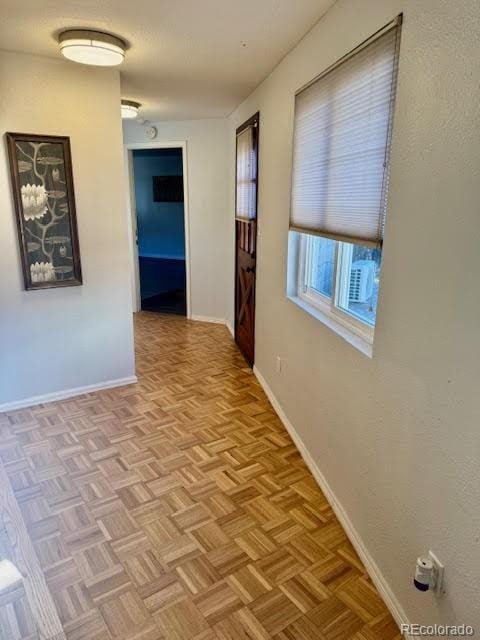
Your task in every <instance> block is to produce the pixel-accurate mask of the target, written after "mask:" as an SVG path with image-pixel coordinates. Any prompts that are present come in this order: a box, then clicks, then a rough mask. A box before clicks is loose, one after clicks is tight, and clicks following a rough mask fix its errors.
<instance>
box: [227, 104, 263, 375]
mask: <svg viewBox="0 0 480 640" xmlns="http://www.w3.org/2000/svg"><path fill="white" fill-rule="evenodd" d="M255 123H256V128H257V136H256V152H257V153H256V156H257V158H256V159H257V176H256V184H255V214H256V215H255V274H254V277H255V288H254V293H253V295H254V300H253V302H254V305H255V317H254V319H253V360H252V363H251V366H252V367H253V365H254V364H255V335H256V322H257V300H256V298H257V272H258V269H257V267H258V182H259V180H258V176H259V167H260V153H259V149H260V111H257V112H256V113H254V114H253V115H252V116H250V118H248V119H247V120H245V122H243V123H242V124H241V125H240V126H238V127H237V128H236V129H235V211H234V220H235V234H234V242H235V245H234V248H233V253H234V260H235V268H234V271H235V286H234V296H235V297H234V305H233V338H234V340H235V342H236V341H237V295H238V260H237V249H238V233H237V150H238V135H239V134H240V133H242V131H244V130H245V129H247V128H248V127H251V126H252V125H255Z"/></svg>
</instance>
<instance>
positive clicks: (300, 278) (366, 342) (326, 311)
mask: <svg viewBox="0 0 480 640" xmlns="http://www.w3.org/2000/svg"><path fill="white" fill-rule="evenodd" d="M296 235H297V236H298V239H297V242H298V247H297V278H296V283H295V291H294V293H295V295H293V296H290V299H292V300H293V301H294V302H297V301H299V300H300V301H301V302H302V303H303V304H301V305H300V306H302V307H303V308H304V309H306V310H307V311H310V313H311V311H312V310H314V311H315V312H316V313H314V314H313V315H315V317H317V318H318V319H319V320H321V321H322V322H323V323H324V324H327V326H329V327H330V328H331V329H333V330H334V331H336V332H337V333H339V334H340V335H342V336H343V337H344V338H345V339H347V340H348V341H349V342H351V343H352V344H354V346H357V347H358V348H359V349H360V350H361V351H363V352H364V353H366V355H369V356H370V357H371V355H372V346H373V338H374V333H375V326H374V325H371V324H369V323H367V322H364V321H362V320H360V319H359V318H356V317H355V316H354V315H352V314H350V313H347V312H346V311H344V310H343V309H342V308H341V307H340V306H339V297H340V290H341V286H342V285H341V283H340V280H341V279H344V278H345V275H344V273H342V271H344V269H342V266H341V260H342V252H344V251H345V248H344V246H343V245H344V244H346V243H343V242H340V241H338V240H336V241H335V242H336V245H335V261H334V272H333V279H332V287H333V289H332V296H331V298H330V297H328V296H326V295H324V294H322V293H320V292H319V291H317V290H316V289H314V288H313V287H311V286H310V285H309V283H308V275H307V270H308V269H309V267H310V262H309V261H310V259H311V250H312V249H311V244H312V242H313V238H314V236H312V235H308V234H305V233H299V232H297V233H296ZM352 247H353V244H352ZM327 320H328V321H327ZM345 332H348V333H349V334H351V337H352V339H349V337H348V336H347V335H345ZM359 341H360V342H359Z"/></svg>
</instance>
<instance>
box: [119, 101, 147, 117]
mask: <svg viewBox="0 0 480 640" xmlns="http://www.w3.org/2000/svg"><path fill="white" fill-rule="evenodd" d="M141 106H142V105H141V104H140V102H135V101H134V100H122V106H121V112H122V118H136V117H137V115H138V110H139V109H140V107H141Z"/></svg>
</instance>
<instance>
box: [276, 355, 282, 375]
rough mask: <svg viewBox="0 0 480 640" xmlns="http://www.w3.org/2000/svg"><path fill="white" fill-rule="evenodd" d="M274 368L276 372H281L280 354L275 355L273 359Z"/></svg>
mask: <svg viewBox="0 0 480 640" xmlns="http://www.w3.org/2000/svg"><path fill="white" fill-rule="evenodd" d="M275 370H276V372H277V373H282V359H281V357H280V356H277V359H276V361H275Z"/></svg>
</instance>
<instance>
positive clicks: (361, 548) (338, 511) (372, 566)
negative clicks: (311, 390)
mask: <svg viewBox="0 0 480 640" xmlns="http://www.w3.org/2000/svg"><path fill="white" fill-rule="evenodd" d="M253 373H254V374H255V376H256V378H257V380H258V381H259V383H260V385H261V386H262V388H263V390H264V391H265V394H266V396H267V398H268V399H269V400H270V402H271V404H272V406H273V408H274V409H275V412H276V413H277V415H278V417H279V418H280V420H281V421H282V423H283V425H284V427H285V429H286V430H287V431H288V433H289V434H290V437H291V438H292V440H293V442H294V443H295V445H296V447H297V449H298V450H299V452H300V455H301V456H302V458H303V460H304V462H305V464H306V465H307V467H308V468H309V469H310V471H311V473H312V475H313V477H314V478H315V480H316V481H317V484H318V486H319V487H320V489H321V490H322V492H323V493H324V495H325V497H326V499H327V500H328V502H329V503H330V506H331V507H332V509H333V511H334V512H335V515H336V516H337V518H338V521H339V522H340V524H341V525H342V527H343V529H344V531H345V533H346V534H347V536H348V538H349V540H350V542H351V543H352V545H353V547H354V548H355V550H356V552H357V553H358V555H359V557H360V559H361V561H362V562H363V564H364V566H365V569H366V570H367V572H368V575H369V576H370V578H371V579H372V582H373V583H374V585H375V586H376V588H377V590H378V592H379V594H380V596H381V598H382V599H383V601H384V602H385V605H386V606H387V607H388V609H389V611H390V613H391V614H392V616H393V618H394V619H395V622H396V623H397V624H398V626H399V627H400V625H402V624H409V622H408V620H407V617H406V614H405V612H404V610H403V607H402V606H401V604H400V603H399V602H398V600H397V598H396V596H395V594H394V593H393V592H392V590H391V588H390V585H389V584H388V582H387V581H386V580H385V578H384V577H383V575H382V573H381V571H380V569H379V568H378V566H377V565H376V563H375V561H374V560H373V558H372V556H371V555H370V553H369V552H368V549H367V548H366V546H365V544H364V543H363V540H362V539H361V537H360V535H359V534H358V532H357V531H356V529H355V527H354V526H353V524H352V522H351V520H350V518H349V517H348V514H347V513H346V511H345V509H344V508H343V507H342V505H341V504H340V502H339V501H338V499H337V497H336V496H335V494H334V492H333V490H332V489H331V487H330V485H329V484H328V482H327V479H326V478H325V476H324V475H323V473H322V472H321V471H320V469H319V468H318V466H317V463H316V462H315V461H314V459H313V458H312V456H311V455H310V453H309V451H308V449H307V447H306V446H305V444H304V443H303V440H302V439H301V437H300V436H299V435H298V433H297V431H296V429H295V427H294V426H293V425H292V423H291V422H290V420H289V419H288V418H287V415H286V414H285V412H284V411H283V409H282V407H281V406H280V403H279V402H278V400H277V398H276V397H275V395H274V394H273V391H272V390H271V389H270V387H269V386H268V383H267V381H266V380H265V378H264V377H263V375H262V374H261V373H260V371H259V370H258V369H257V367H256V366H254V367H253ZM405 638H406V639H407V640H414V639H413V636H410V637H409V636H408V635H405Z"/></svg>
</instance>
